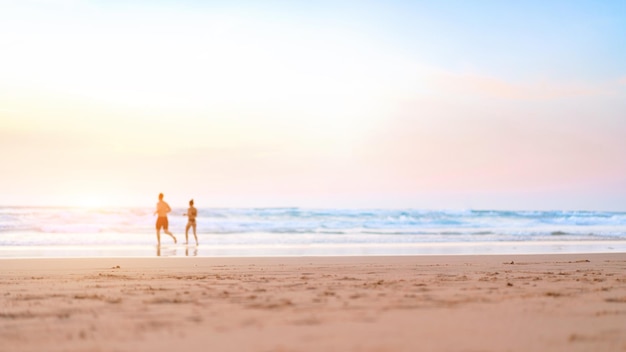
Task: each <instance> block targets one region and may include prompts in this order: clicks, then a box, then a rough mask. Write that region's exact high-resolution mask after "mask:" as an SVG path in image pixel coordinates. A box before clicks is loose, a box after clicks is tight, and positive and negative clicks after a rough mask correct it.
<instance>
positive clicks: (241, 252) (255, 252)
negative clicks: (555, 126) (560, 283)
mask: <svg viewBox="0 0 626 352" xmlns="http://www.w3.org/2000/svg"><path fill="white" fill-rule="evenodd" d="M582 253H626V241H620V240H617V241H615V240H613V241H608V240H607V241H605V240H603V241H516V242H511V241H497V242H420V243H343V244H342V243H334V244H323V243H313V244H304V245H300V244H299V245H286V244H277V245H214V244H204V243H200V245H199V246H195V245H192V244H190V245H184V244H180V243H179V244H162V245H161V246H160V247H157V246H156V244H154V245H119V246H111V245H75V246H67V245H56V246H55V245H42V246H1V247H0V260H2V259H12V258H91V257H97V258H106V257H112V258H150V257H302V256H313V257H327V256H330V257H332V256H349V257H352V256H431V255H501V254H502V255H514V254H515V255H523V254H582Z"/></svg>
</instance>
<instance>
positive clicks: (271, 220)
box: [0, 207, 626, 258]
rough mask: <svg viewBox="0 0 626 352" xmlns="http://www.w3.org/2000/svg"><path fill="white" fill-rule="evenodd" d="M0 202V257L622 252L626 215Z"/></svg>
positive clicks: (577, 212) (583, 212) (610, 213)
mask: <svg viewBox="0 0 626 352" xmlns="http://www.w3.org/2000/svg"><path fill="white" fill-rule="evenodd" d="M185 211H186V209H184V208H175V209H173V211H172V212H171V213H170V215H169V229H170V231H172V232H173V233H174V235H175V236H176V237H177V238H178V244H177V245H174V243H173V240H172V239H171V238H170V237H169V236H167V235H165V234H163V233H162V234H161V242H162V246H161V247H159V248H157V247H156V235H155V232H156V231H155V226H154V225H155V221H156V217H155V215H154V209H152V208H67V207H0V258H1V257H58V256H69V257H77V256H78V257H85V256H87V257H89V256H155V255H161V256H184V255H189V256H191V255H196V256H264V255H278V256H280V255H419V254H506V253H587V252H626V212H598V211H498V210H460V211H456V210H415V209H393V210H392V209H303V208H245V209H244V208H198V217H197V232H198V238H199V242H200V246H194V245H193V244H195V240H194V238H193V235H192V234H191V233H190V234H189V242H190V244H192V245H191V246H185V245H184V242H185V234H184V231H185V225H186V221H187V219H186V217H185V216H184V215H183V214H184V213H185Z"/></svg>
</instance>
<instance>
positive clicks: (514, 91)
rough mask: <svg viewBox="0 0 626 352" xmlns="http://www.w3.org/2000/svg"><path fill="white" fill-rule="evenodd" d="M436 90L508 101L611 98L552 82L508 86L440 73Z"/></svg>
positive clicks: (599, 89)
mask: <svg viewBox="0 0 626 352" xmlns="http://www.w3.org/2000/svg"><path fill="white" fill-rule="evenodd" d="M434 83H435V85H436V86H438V87H439V88H440V89H442V90H445V91H448V92H454V93H457V94H471V95H479V96H485V97H489V98H498V99H508V100H552V99H562V98H573V97H583V96H600V95H607V94H611V89H609V88H610V87H608V86H594V85H581V84H576V83H565V82H552V81H527V82H511V81H507V80H504V79H501V78H498V77H494V76H487V75H479V74H469V73H454V72H449V71H441V72H440V73H438V74H437V75H435V77H434Z"/></svg>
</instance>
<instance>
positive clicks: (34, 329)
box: [0, 253, 626, 351]
mask: <svg viewBox="0 0 626 352" xmlns="http://www.w3.org/2000/svg"><path fill="white" fill-rule="evenodd" d="M0 307H2V308H0V309H1V310H0V341H1V343H0V350H2V351H42V350H46V351H137V350H150V351H172V350H180V351H183V350H184V351H322V350H324V351H418V350H424V351H529V350H534V351H626V254H624V253H605V254H603V253H589V254H584V253H580V254H534V255H520V254H514V255H444V256H440V255H430V256H327V257H313V256H312V257H304V256H303V257H219V258H210V257H169V258H168V257H160V258H156V257H153V258H76V259H74V258H30V259H15V258H11V259H6V258H5V259H0Z"/></svg>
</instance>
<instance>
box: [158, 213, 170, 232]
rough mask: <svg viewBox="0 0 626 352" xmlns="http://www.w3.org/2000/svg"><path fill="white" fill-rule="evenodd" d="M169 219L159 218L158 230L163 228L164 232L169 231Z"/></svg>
mask: <svg viewBox="0 0 626 352" xmlns="http://www.w3.org/2000/svg"><path fill="white" fill-rule="evenodd" d="M167 225H168V223H167V218H166V217H160V216H159V217H158V218H157V222H156V229H157V230H160V229H161V228H163V229H164V230H166V231H167Z"/></svg>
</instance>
